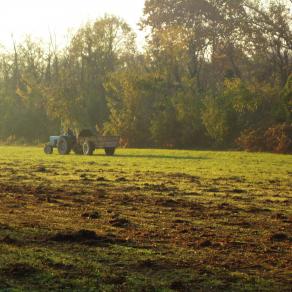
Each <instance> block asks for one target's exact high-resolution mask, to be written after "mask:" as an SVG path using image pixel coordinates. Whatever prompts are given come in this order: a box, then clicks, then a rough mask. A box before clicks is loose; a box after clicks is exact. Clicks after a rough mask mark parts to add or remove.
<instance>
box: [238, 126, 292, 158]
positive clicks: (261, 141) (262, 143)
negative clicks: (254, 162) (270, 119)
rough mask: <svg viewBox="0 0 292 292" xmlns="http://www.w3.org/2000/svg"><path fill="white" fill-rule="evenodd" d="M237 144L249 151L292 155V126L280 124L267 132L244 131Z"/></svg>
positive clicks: (259, 130) (260, 130)
mask: <svg viewBox="0 0 292 292" xmlns="http://www.w3.org/2000/svg"><path fill="white" fill-rule="evenodd" d="M236 143H237V144H238V145H239V146H240V148H242V149H243V150H247V151H269V152H275V153H292V125H290V124H279V125H275V126H273V127H270V128H268V129H266V130H262V129H256V130H254V129H249V130H244V131H243V132H242V133H241V135H240V137H239V138H238V139H237V140H236Z"/></svg>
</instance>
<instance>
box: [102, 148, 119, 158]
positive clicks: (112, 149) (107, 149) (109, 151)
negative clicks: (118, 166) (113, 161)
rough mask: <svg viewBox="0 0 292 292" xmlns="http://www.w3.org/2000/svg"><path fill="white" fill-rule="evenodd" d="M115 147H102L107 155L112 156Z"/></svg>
mask: <svg viewBox="0 0 292 292" xmlns="http://www.w3.org/2000/svg"><path fill="white" fill-rule="evenodd" d="M115 150H116V149H115V148H104V151H105V154H106V155H107V156H113V155H114V154H115Z"/></svg>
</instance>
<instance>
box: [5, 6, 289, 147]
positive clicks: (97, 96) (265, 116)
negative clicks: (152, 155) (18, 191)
mask: <svg viewBox="0 0 292 292" xmlns="http://www.w3.org/2000/svg"><path fill="white" fill-rule="evenodd" d="M289 8H290V7H289V5H288V4H285V2H284V1H282V0H281V1H277V2H271V3H269V4H268V5H267V4H265V5H262V3H261V1H246V0H244V1H227V0H200V1H189V0H183V1H180V0H171V1H166V0H163V1H160V0H159V1H158V0H146V1H145V9H144V17H143V19H142V21H141V27H142V28H144V29H146V30H147V31H149V35H148V38H147V46H146V47H145V50H144V51H143V52H138V51H137V49H136V44H135V34H134V33H133V31H132V30H131V28H130V27H129V25H128V24H126V23H125V22H124V21H123V20H121V19H119V18H117V17H114V16H105V17H103V18H100V19H97V20H96V21H94V22H91V23H88V24H86V25H84V26H82V27H81V28H80V29H79V30H78V31H77V32H76V33H75V34H74V35H73V36H72V37H71V38H70V39H69V42H68V44H67V46H66V47H65V48H64V49H62V50H58V49H56V44H54V43H53V41H51V43H50V44H48V45H44V44H42V43H36V42H34V41H32V40H31V39H30V38H27V39H26V40H25V41H24V42H23V43H22V44H15V45H14V50H13V51H10V52H9V51H8V52H6V51H1V52H0V139H1V140H9V141H14V140H21V141H23V142H34V141H37V140H45V139H47V138H46V137H47V136H49V135H50V134H54V133H58V132H60V131H61V130H62V129H64V128H67V127H71V128H75V129H76V130H77V129H81V128H97V129H98V130H99V131H100V133H102V134H115V135H120V136H121V138H122V144H123V145H125V146H131V147H135V146H137V147H148V146H156V147H177V148H192V147H200V148H204V147H210V146H217V147H218V146H220V147H221V148H222V147H225V148H228V147H235V146H236V143H235V141H236V139H237V138H238V137H239V136H241V133H244V131H245V130H251V133H252V132H253V131H255V132H257V131H258V129H259V130H266V129H268V128H273V127H274V126H275V125H278V124H284V123H291V120H292V117H291V115H292V110H291V107H292V102H291V88H292V87H291V84H292V81H291V80H292V77H291V71H292V67H291V64H292V59H291V56H292V54H291V39H292V32H291V21H292V18H291V13H289ZM289 74H290V77H289ZM250 141H252V139H250ZM255 148H258V147H255Z"/></svg>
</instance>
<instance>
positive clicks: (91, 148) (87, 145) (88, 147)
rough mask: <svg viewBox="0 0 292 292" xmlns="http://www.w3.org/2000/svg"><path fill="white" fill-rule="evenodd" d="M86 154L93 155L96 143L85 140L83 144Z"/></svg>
mask: <svg viewBox="0 0 292 292" xmlns="http://www.w3.org/2000/svg"><path fill="white" fill-rule="evenodd" d="M82 149H83V154H84V155H92V154H93V151H94V150H95V147H94V144H93V143H92V142H90V141H85V142H84V143H83V146H82Z"/></svg>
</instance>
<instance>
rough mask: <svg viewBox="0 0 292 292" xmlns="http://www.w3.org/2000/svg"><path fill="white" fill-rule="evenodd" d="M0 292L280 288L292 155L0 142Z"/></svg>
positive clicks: (285, 286)
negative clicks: (54, 150)
mask: <svg viewBox="0 0 292 292" xmlns="http://www.w3.org/2000/svg"><path fill="white" fill-rule="evenodd" d="M0 202H1V205H0V290H4V291H47V290H56V291H58V290H60V291H61V290H62V291H63V290H64V291H97V290H100V291H211V290H213V291H218V290H219V291H220V290H222V291H290V288H291V283H290V282H289V280H290V279H291V260H292V255H291V249H290V246H291V233H290V231H291V223H292V218H291V216H292V208H291V202H292V156H288V155H286V156H285V155H274V154H251V153H240V152H207V151H175V150H134V149H133V150H124V149H119V150H118V151H117V155H116V156H115V157H106V156H104V155H103V152H102V151H97V153H96V155H94V156H92V157H83V156H75V155H69V156H65V157H63V156H59V155H57V154H53V155H52V156H46V155H45V154H43V153H42V149H40V148H28V147H0Z"/></svg>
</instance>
